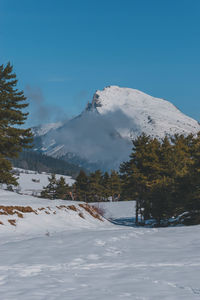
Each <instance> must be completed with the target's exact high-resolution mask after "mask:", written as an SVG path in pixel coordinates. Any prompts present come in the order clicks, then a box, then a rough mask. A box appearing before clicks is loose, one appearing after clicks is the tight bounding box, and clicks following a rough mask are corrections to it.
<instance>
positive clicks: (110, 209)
mask: <svg viewBox="0 0 200 300" xmlns="http://www.w3.org/2000/svg"><path fill="white" fill-rule="evenodd" d="M92 205H94V206H96V207H97V208H100V209H101V210H102V213H103V215H104V217H105V218H107V219H118V218H133V217H134V216H135V201H119V202H96V203H92Z"/></svg>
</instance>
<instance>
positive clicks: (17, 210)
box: [0, 205, 37, 218]
mask: <svg viewBox="0 0 200 300" xmlns="http://www.w3.org/2000/svg"><path fill="white" fill-rule="evenodd" d="M32 212H33V213H35V214H37V212H36V211H35V210H34V209H32V207H30V206H3V205H0V215H14V214H17V215H18V217H19V218H23V214H22V213H32Z"/></svg>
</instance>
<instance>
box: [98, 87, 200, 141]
mask: <svg viewBox="0 0 200 300" xmlns="http://www.w3.org/2000/svg"><path fill="white" fill-rule="evenodd" d="M92 107H95V108H96V110H97V111H98V112H99V113H100V114H101V115H106V114H108V113H111V112H116V111H119V110H120V111H121V112H122V113H123V114H124V115H125V116H127V118H128V119H129V121H130V123H132V126H131V128H125V127H124V126H122V127H121V124H120V122H119V124H116V129H117V131H118V132H119V133H120V134H121V136H123V137H125V138H135V137H136V136H137V135H138V134H141V133H142V132H145V133H146V134H148V135H151V136H157V137H164V136H165V135H166V134H175V133H183V134H189V133H196V132H197V131H199V130H200V125H199V124H198V122H197V121H195V120H194V119H192V118H190V117H188V116H186V115H184V114H183V113H182V112H180V110H178V109H177V108H176V107H175V106H174V105H173V104H172V103H170V102H169V101H166V100H163V99H159V98H154V97H152V96H149V95H147V94H145V93H143V92H141V91H138V90H134V89H130V88H121V87H118V86H110V87H107V88H105V89H104V90H103V91H97V92H96V93H95V95H94V98H93V103H92ZM131 121H132V122H131ZM135 125H136V126H135Z"/></svg>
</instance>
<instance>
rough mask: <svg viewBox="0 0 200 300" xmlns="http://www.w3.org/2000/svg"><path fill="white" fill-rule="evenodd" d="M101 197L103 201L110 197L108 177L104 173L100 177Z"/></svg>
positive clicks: (106, 173)
mask: <svg viewBox="0 0 200 300" xmlns="http://www.w3.org/2000/svg"><path fill="white" fill-rule="evenodd" d="M101 181H102V196H103V200H104V201H107V200H108V197H109V196H110V195H111V193H110V177H109V174H108V172H105V173H104V175H103V177H102V180H101Z"/></svg>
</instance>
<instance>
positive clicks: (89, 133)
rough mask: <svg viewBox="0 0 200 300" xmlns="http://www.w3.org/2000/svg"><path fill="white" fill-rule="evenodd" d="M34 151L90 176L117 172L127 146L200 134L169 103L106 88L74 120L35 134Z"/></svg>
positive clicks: (36, 130) (194, 123)
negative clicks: (148, 137) (150, 138)
mask: <svg viewBox="0 0 200 300" xmlns="http://www.w3.org/2000/svg"><path fill="white" fill-rule="evenodd" d="M33 131H34V134H35V145H36V146H35V149H34V150H36V151H40V152H43V153H45V154H47V155H49V156H53V157H57V158H58V157H60V158H63V159H65V160H67V161H70V162H72V163H75V164H78V165H79V166H82V167H84V168H86V169H89V170H95V169H97V168H100V169H103V170H110V169H117V168H118V167H119V165H120V163H121V162H122V161H124V160H127V159H128V156H129V154H130V152H131V147H132V143H131V140H132V139H134V138H136V137H137V136H138V135H140V134H141V133H142V132H144V133H146V134H147V135H151V136H153V137H158V138H163V137H164V136H165V135H174V134H176V133H179V134H189V133H194V134H195V133H196V132H198V131H200V125H199V123H198V122H197V121H196V120H194V119H192V118H190V117H188V116H186V115H185V114H183V113H182V112H181V111H180V110H178V109H177V108H176V107H175V106H174V105H173V104H172V103H170V102H169V101H166V100H163V99H159V98H154V97H152V96H149V95H147V94H145V93H143V92H141V91H138V90H134V89H130V88H121V87H118V86H110V87H106V88H104V89H103V90H102V91H99V90H98V91H96V93H95V94H94V96H93V99H92V102H90V103H88V104H87V107H86V109H85V110H84V111H83V112H82V113H81V114H80V115H79V116H77V117H75V118H73V119H71V120H68V121H66V122H63V123H56V124H47V125H44V126H40V127H39V128H34V130H33Z"/></svg>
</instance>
